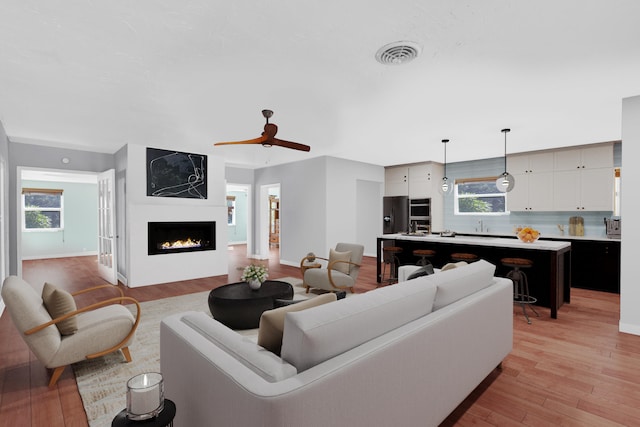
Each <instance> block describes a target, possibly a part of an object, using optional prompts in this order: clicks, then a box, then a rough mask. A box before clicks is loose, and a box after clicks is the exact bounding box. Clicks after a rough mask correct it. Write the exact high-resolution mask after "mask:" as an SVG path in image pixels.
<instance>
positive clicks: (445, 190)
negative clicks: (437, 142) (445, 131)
mask: <svg viewBox="0 0 640 427" xmlns="http://www.w3.org/2000/svg"><path fill="white" fill-rule="evenodd" d="M447 142H449V140H448V139H443V140H442V143H443V144H444V177H443V178H442V184H440V187H438V192H439V193H440V194H449V193H451V192H452V191H453V182H450V181H449V178H447Z"/></svg>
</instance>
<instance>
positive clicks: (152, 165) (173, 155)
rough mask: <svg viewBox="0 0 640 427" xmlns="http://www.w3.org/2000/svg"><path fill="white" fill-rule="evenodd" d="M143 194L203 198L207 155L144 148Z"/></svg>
mask: <svg viewBox="0 0 640 427" xmlns="http://www.w3.org/2000/svg"><path fill="white" fill-rule="evenodd" d="M147 196H154V197H180V198H187V199H206V198H207V156H206V155H204V154H194V153H183V152H180V151H173V150H161V149H159V148H147Z"/></svg>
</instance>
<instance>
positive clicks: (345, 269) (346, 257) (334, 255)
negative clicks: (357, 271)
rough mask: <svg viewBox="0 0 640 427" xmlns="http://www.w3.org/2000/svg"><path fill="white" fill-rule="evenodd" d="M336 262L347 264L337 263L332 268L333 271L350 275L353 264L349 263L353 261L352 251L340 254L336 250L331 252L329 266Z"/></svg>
mask: <svg viewBox="0 0 640 427" xmlns="http://www.w3.org/2000/svg"><path fill="white" fill-rule="evenodd" d="M334 261H347V262H336V263H335V264H333V266H332V267H331V269H332V270H336V271H339V272H340V273H344V274H349V271H350V267H351V264H348V261H351V251H345V252H338V251H336V250H335V249H330V250H329V264H331V263H332V262H334Z"/></svg>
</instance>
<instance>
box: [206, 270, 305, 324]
mask: <svg viewBox="0 0 640 427" xmlns="http://www.w3.org/2000/svg"><path fill="white" fill-rule="evenodd" d="M292 298H293V286H291V285H290V284H289V283H287V282H280V281H278V280H267V281H265V282H264V283H263V284H262V286H261V287H260V289H258V290H256V291H254V290H252V289H251V288H250V287H249V284H247V283H245V282H239V283H232V284H230V285H224V286H220V287H219V288H216V289H213V290H212V291H211V292H209V310H211V315H212V316H213V318H214V319H216V320H217V321H219V322H221V323H223V324H225V325H227V326H228V327H230V328H231V329H253V328H257V327H258V325H259V324H260V316H261V315H262V312H264V311H266V310H271V309H272V308H274V300H276V299H292Z"/></svg>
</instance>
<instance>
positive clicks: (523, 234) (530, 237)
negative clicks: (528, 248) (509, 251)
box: [517, 227, 540, 243]
mask: <svg viewBox="0 0 640 427" xmlns="http://www.w3.org/2000/svg"><path fill="white" fill-rule="evenodd" d="M517 236H518V239H520V240H522V241H523V242H525V243H533V242H535V241H536V240H538V238H539V237H540V232H539V231H538V230H535V229H533V228H531V227H524V228H523V229H522V230H520V231H518V234H517Z"/></svg>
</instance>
